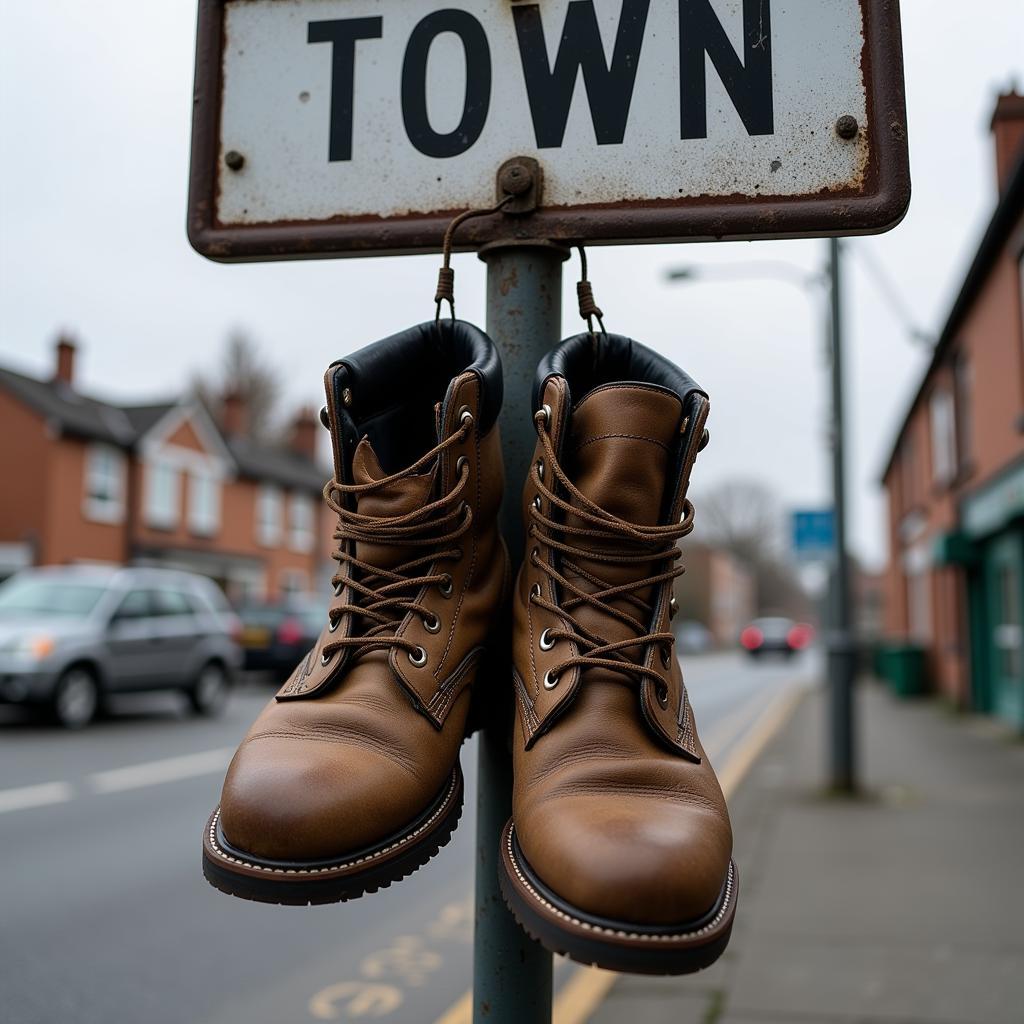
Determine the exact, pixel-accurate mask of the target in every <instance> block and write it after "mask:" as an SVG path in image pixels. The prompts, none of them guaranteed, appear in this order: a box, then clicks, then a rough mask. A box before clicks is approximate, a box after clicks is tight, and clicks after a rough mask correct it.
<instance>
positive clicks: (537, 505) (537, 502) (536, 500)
mask: <svg viewBox="0 0 1024 1024" xmlns="http://www.w3.org/2000/svg"><path fill="white" fill-rule="evenodd" d="M540 505H541V501H540V495H539V494H538V495H537V497H536V498H534V499H533V507H534V508H535V509H536V510H537V511H538V512H539V511H540Z"/></svg>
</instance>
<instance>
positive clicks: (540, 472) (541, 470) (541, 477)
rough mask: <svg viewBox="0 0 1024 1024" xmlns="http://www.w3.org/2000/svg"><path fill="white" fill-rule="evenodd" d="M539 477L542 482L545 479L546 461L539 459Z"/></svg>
mask: <svg viewBox="0 0 1024 1024" xmlns="http://www.w3.org/2000/svg"><path fill="white" fill-rule="evenodd" d="M537 477H538V479H540V480H543V479H544V460H543V459H538V460H537Z"/></svg>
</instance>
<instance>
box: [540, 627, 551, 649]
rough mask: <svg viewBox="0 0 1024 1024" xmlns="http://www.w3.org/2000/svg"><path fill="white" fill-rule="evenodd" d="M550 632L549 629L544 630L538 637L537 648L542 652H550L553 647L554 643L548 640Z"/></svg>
mask: <svg viewBox="0 0 1024 1024" xmlns="http://www.w3.org/2000/svg"><path fill="white" fill-rule="evenodd" d="M550 632H551V630H550V629H545V630H544V632H543V633H541V635H540V640H539V641H538V642H537V646H538V647H540V649H541V650H542V651H550V650H551V648H552V647H554V646H555V641H554V640H551V639H550V638H549V634H550Z"/></svg>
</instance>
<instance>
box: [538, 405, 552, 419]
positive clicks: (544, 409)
mask: <svg viewBox="0 0 1024 1024" xmlns="http://www.w3.org/2000/svg"><path fill="white" fill-rule="evenodd" d="M540 411H541V415H542V416H543V419H544V422H545V423H550V422H551V406H550V405H546V404H545V405H542V406H541V407H540Z"/></svg>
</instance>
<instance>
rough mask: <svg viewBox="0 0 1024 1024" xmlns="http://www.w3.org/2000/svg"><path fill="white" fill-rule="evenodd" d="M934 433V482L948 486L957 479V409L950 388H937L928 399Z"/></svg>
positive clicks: (929, 417) (929, 414)
mask: <svg viewBox="0 0 1024 1024" xmlns="http://www.w3.org/2000/svg"><path fill="white" fill-rule="evenodd" d="M928 420H929V422H930V424H931V431H932V480H933V481H934V482H935V483H937V484H939V485H940V486H946V485H947V484H950V483H952V482H953V480H954V479H956V469H957V465H956V455H957V452H956V447H957V445H956V407H955V402H954V399H953V393H952V391H950V390H949V389H948V388H937V389H936V390H935V391H933V392H932V395H931V398H929V399H928Z"/></svg>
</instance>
